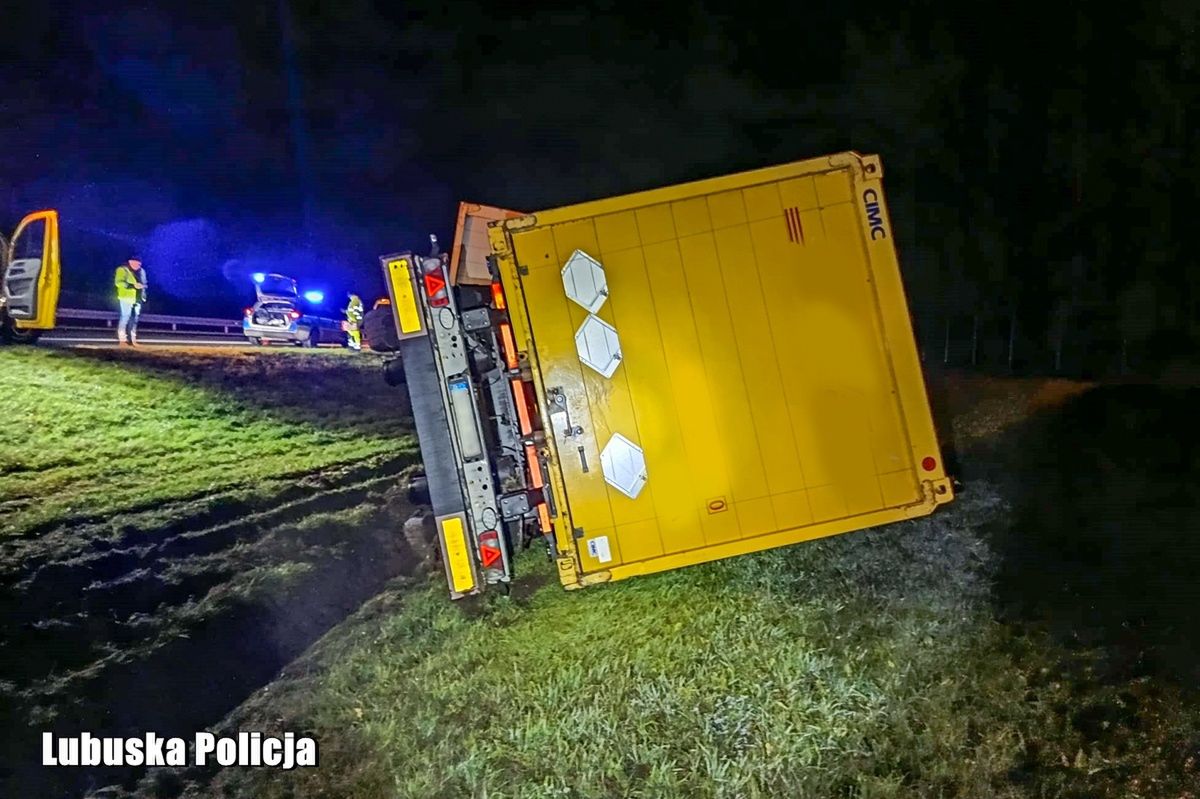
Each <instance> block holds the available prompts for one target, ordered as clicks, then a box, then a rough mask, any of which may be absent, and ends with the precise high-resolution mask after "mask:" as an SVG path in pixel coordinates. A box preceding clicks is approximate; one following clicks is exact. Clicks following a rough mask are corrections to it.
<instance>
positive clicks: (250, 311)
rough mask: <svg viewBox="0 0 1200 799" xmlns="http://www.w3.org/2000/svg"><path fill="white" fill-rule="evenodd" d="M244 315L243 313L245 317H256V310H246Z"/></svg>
mask: <svg viewBox="0 0 1200 799" xmlns="http://www.w3.org/2000/svg"><path fill="white" fill-rule="evenodd" d="M242 313H243V314H244V315H245V316H253V315H254V309H253V308H247V309H245V310H244V311H242Z"/></svg>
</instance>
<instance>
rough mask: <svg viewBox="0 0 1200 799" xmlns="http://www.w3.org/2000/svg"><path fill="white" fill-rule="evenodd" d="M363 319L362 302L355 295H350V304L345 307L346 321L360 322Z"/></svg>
mask: <svg viewBox="0 0 1200 799" xmlns="http://www.w3.org/2000/svg"><path fill="white" fill-rule="evenodd" d="M362 318H363V301H362V300H361V299H360V298H359V296H358V295H357V294H351V295H350V304H349V305H347V306H346V320H347V321H349V322H361V321H362Z"/></svg>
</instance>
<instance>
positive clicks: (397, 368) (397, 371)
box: [383, 357, 405, 388]
mask: <svg viewBox="0 0 1200 799" xmlns="http://www.w3.org/2000/svg"><path fill="white" fill-rule="evenodd" d="M383 382H385V383H387V384H388V385H389V386H392V387H393V388H395V387H396V386H402V385H404V384H405V379H404V362H403V361H401V360H400V358H399V357H396V358H392V359H390V360H387V361H384V363H383Z"/></svg>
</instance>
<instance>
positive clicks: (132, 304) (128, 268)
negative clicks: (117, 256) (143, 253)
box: [113, 256, 149, 347]
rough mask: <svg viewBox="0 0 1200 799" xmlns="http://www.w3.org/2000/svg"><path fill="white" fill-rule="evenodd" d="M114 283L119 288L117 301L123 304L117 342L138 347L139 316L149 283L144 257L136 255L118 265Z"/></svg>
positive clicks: (118, 323)
mask: <svg viewBox="0 0 1200 799" xmlns="http://www.w3.org/2000/svg"><path fill="white" fill-rule="evenodd" d="M113 285H114V286H115V287H116V289H117V303H118V304H119V305H120V306H121V318H120V319H119V320H118V321H117V344H119V345H121V346H124V345H125V344H129V345H131V346H134V347H136V346H137V345H138V343H137V325H138V317H139V316H141V314H142V303H144V302H145V301H146V286H147V285H149V281H148V280H147V279H146V270H145V269H144V268H143V267H142V259H141V258H140V257H137V256H134V257H133V258H130V259H129V260H128V261H126V262H125V263H123V264H121V265H120V266H118V267H117V271H116V274H115V275H114V276H113Z"/></svg>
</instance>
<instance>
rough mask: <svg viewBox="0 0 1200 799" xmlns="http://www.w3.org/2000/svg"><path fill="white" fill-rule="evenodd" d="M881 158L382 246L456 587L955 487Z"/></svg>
mask: <svg viewBox="0 0 1200 799" xmlns="http://www.w3.org/2000/svg"><path fill="white" fill-rule="evenodd" d="M882 178H883V167H882V165H881V163H880V160H879V158H878V157H876V156H861V155H858V154H857V153H842V154H838V155H833V156H828V157H823V158H815V159H811V160H806V161H799V162H796V163H791V164H785V165H782V166H777V167H771V168H766V169H759V170H755V171H751V172H743V173H740V174H735V175H729V176H726V177H719V178H713V179H711V180H700V181H697V182H693V183H686V184H683V185H678V186H671V187H667V188H662V189H656V190H652V191H644V192H639V193H636V194H630V195H627V196H622V197H613V198H609V199H603V200H596V201H593V202H586V203H583V204H580V205H573V206H569V207H565V208H556V209H552V210H548V211H538V212H535V213H517V212H512V211H506V210H502V209H498V208H490V207H487V206H478V205H470V204H463V206H462V207H461V209H460V213H459V221H458V228H457V232H456V236H455V242H454V245H453V247H452V249H451V251H450V252H449V253H438V252H437V248H436V245H435V247H434V252H433V253H432V254H429V255H422V254H417V253H413V252H400V253H395V254H392V255H388V256H385V257H384V258H382V259H381V261H382V267H383V269H384V272H385V275H386V277H387V282H388V286H389V292H390V295H391V301H392V308H393V310H394V316H395V322H396V326H397V332H398V334H399V337H400V356H401V358H402V361H403V369H404V375H405V380H406V382H407V386H408V391H409V394H410V398H411V400H412V406H413V415H414V420H415V423H416V426H417V433H418V436H419V439H420V445H421V451H422V455H423V459H424V463H425V481H426V483H427V486H428V496H429V500H430V504H431V505H432V507H433V514H434V518H435V520H436V525H437V534H438V537H439V540H440V544H441V548H442V555H443V561H444V564H445V569H446V577H447V581H448V583H449V588H450V594H451V596H452V597H454V598H459V597H463V596H467V595H470V594H475V593H479V592H481V591H483V590H485V589H486V588H487V587H488V586H498V587H505V588H506V587H507V586H508V584H509V583H510V582H511V581H512V579H513V576H514V575H513V555H514V552H515V550H516V548H517V547H518V546H522V545H528V544H529V542H531V541H532V540H536V539H537V537H539V536H540V537H542V538H543V539H544V540H545V541H546V545H547V547H548V550H549V552H550V554H551V556H552V557H553V558H554V560H555V561H556V563H557V565H558V574H559V577H560V579H561V581H562V584H563V585H564V586H565V587H567V588H580V587H585V586H590V585H595V584H598V583H604V582H609V581H612V580H621V579H624V578H626V577H633V576H635V575H640V574H648V573H651V572H657V571H663V570H666V569H674V568H678V567H681V566H689V565H692V564H696V563H702V562H705V561H711V560H716V559H719V558H726V557H731V556H734V555H741V554H745V553H748V552H755V551H758V550H763V549H768V548H771V547H778V546H784V545H787V544H794V543H797V542H800V541H806V540H809V539H813V538H820V537H823V536H829V535H834V534H837V533H844V532H848V531H851V530H860V529H863V528H867V527H874V526H876V525H881V524H886V523H889V522H894V521H898V520H902V519H910V518H914V517H918V516H924V515H926V514H929V513H931V512H932V511H933V510H934V509H935V508H937V507H938V506H939V505H942V504H944V503H947V502H949V501H951V499H952V497H953V492H952V487H951V483H950V480H949V479H948V478H947V475H946V472H945V469H944V465H943V462H942V456H941V453H940V452H939V449H938V440H937V436H936V433H935V430H934V425H933V420H932V417H931V413H930V407H929V402H928V399H927V396H926V391H925V386H924V382H923V378H922V374H921V368H920V364H919V361H918V357H917V350H916V346H915V344H914V340H913V331H912V325H911V323H910V319H909V315H908V309H907V305H906V302H905V297H904V290H903V287H902V285H901V278H900V269H899V265H898V263H897V259H896V250H895V247H894V244H893V237H892V229H891V226H890V222H889V219H888V215H887V207H886V203H885V201H884V193H883V184H882Z"/></svg>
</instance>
